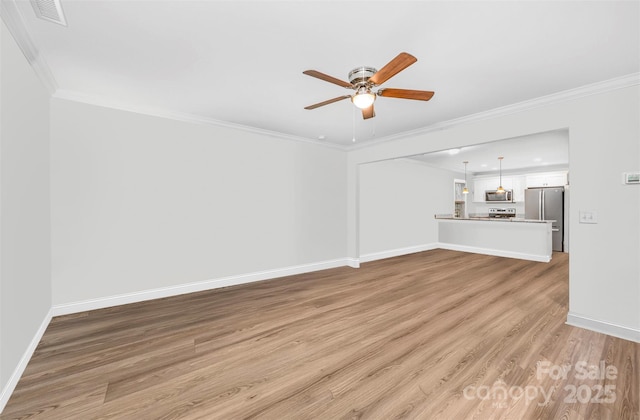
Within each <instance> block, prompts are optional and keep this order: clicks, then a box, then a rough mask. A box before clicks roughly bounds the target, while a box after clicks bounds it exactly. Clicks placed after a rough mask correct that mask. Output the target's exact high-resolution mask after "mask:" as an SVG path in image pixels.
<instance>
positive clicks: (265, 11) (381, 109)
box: [3, 0, 640, 146]
mask: <svg viewBox="0 0 640 420" xmlns="http://www.w3.org/2000/svg"><path fill="white" fill-rule="evenodd" d="M3 1H5V0H3ZM16 2H17V8H18V10H19V12H20V15H21V16H22V19H23V20H24V22H25V26H26V29H27V33H28V34H29V35H30V37H31V38H32V40H33V43H34V44H35V46H36V48H37V49H38V51H39V53H40V57H41V58H43V59H44V61H45V62H46V63H47V64H48V66H49V67H50V70H51V73H52V75H53V76H54V78H55V81H56V84H57V88H58V89H59V91H58V94H59V95H60V96H63V97H73V96H74V95H76V96H84V97H85V98H92V100H95V102H97V103H105V104H119V105H121V106H123V107H125V108H129V109H132V108H133V109H136V108H139V109H145V108H148V109H155V110H161V111H168V112H175V113H184V114H191V115H194V116H197V117H201V118H206V119H213V120H219V121H225V122H230V123H234V124H241V125H246V126H249V127H254V128H258V129H262V130H269V131H275V132H278V133H283V134H286V135H289V136H295V137H299V138H304V139H311V140H318V138H319V136H324V139H323V140H322V141H323V142H328V143H332V144H339V145H345V146H347V145H351V144H352V138H353V136H354V133H355V138H356V139H357V142H358V144H362V143H363V142H366V141H371V140H378V139H384V138H385V137H389V136H393V135H397V134H398V133H402V132H407V131H412V130H417V129H421V128H424V127H429V126H432V125H434V124H437V123H441V122H444V121H449V120H452V119H456V118H460V117H463V116H468V115H471V114H474V113H478V112H482V111H487V110H491V109H495V108H497V107H502V106H506V105H509V104H513V103H517V102H521V101H526V100H530V99H533V98H538V97H541V96H544V95H549V94H553V93H556V92H560V91H564V90H568V89H573V88H577V87H581V86H584V85H587V84H591V83H595V82H600V81H603V80H609V79H613V78H616V77H620V76H625V75H629V74H632V73H637V72H639V71H640V53H639V51H640V24H639V22H640V8H639V5H640V2H638V1H622V2H616V1H589V2H587V1H549V2H546V1H536V2H534V1H493V2H484V1H422V2H419V1H412V2H399V1H370V2H364V1H349V2H346V1H315V2H314V1H287V2H276V1H254V2H250V1H202V0H201V1H185V0H181V1H168V0H163V1H126V0H120V1H116V0H112V1H98V0H82V1H78V0H75V1H72V0H62V3H63V8H64V11H65V15H66V19H67V22H68V26H67V27H63V26H59V25H56V24H53V23H50V22H46V21H43V20H39V19H37V18H36V17H35V14H34V11H33V9H32V7H31V5H30V4H29V3H28V1H26V0H16ZM401 51H406V52H409V53H411V54H413V55H414V56H416V57H417V58H418V62H417V63H415V64H413V65H412V66H410V67H409V68H407V69H406V70H404V71H403V72H401V73H400V74H398V75H397V76H395V77H394V78H392V79H391V80H390V81H388V82H387V83H385V84H384V85H383V86H382V87H396V88H405V89H420V90H433V91H435V96H434V97H433V99H432V100H431V101H429V102H421V101H411V100H402V99H394V98H378V100H377V101H376V103H375V107H376V117H375V118H372V119H370V120H367V121H363V120H362V117H361V115H360V113H359V111H358V110H356V109H355V107H354V106H353V105H352V104H351V103H350V102H349V101H346V100H345V101H342V102H338V103H334V104H331V105H327V106H325V107H321V108H318V109H315V110H311V111H308V110H305V109H303V108H304V107H305V106H307V105H311V104H314V103H316V102H320V101H323V100H326V99H330V98H333V97H336V96H340V95H344V94H346V93H350V92H351V91H348V90H345V89H344V88H341V87H339V86H336V85H333V84H330V83H327V82H323V81H321V80H318V79H314V78H312V77H309V76H305V75H303V74H302V72H303V71H304V70H307V69H314V70H318V71H321V72H323V73H326V74H329V75H331V76H334V77H337V78H339V79H343V80H346V79H347V73H348V72H349V71H350V70H351V69H353V68H355V67H358V66H373V67H376V68H378V69H379V68H381V67H382V66H383V65H384V64H386V63H387V62H388V61H389V60H391V59H392V58H393V57H395V56H396V55H397V54H398V53H399V52H401Z"/></svg>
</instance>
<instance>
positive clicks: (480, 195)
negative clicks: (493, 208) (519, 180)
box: [473, 176, 513, 203]
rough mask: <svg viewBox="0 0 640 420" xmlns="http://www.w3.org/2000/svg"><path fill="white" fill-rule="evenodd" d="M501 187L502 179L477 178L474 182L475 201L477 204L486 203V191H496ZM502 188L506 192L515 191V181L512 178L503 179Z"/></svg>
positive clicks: (495, 177)
mask: <svg viewBox="0 0 640 420" xmlns="http://www.w3.org/2000/svg"><path fill="white" fill-rule="evenodd" d="M499 185H500V177H497V176H491V177H486V178H476V179H475V180H474V181H473V201H474V202H476V203H484V202H485V201H486V198H485V195H484V193H485V191H487V190H496V189H498V186H499ZM502 187H503V188H504V189H505V190H512V189H513V179H512V178H511V177H507V176H503V177H502Z"/></svg>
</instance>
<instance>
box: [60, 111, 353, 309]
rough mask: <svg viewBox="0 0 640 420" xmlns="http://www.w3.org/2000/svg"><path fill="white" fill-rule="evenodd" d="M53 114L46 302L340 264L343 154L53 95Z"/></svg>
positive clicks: (342, 253)
mask: <svg viewBox="0 0 640 420" xmlns="http://www.w3.org/2000/svg"><path fill="white" fill-rule="evenodd" d="M51 118H52V123H51V142H52V145H51V197H52V210H51V212H52V244H53V248H52V249H53V254H52V279H53V302H54V307H55V306H60V305H62V306H64V305H69V304H75V303H80V302H87V301H91V300H92V299H98V300H100V299H104V298H107V297H114V296H119V295H127V294H129V295H131V294H136V293H139V292H144V291H149V290H155V289H162V288H169V289H171V288H174V287H177V286H180V285H184V284H189V283H194V282H206V281H209V280H215V279H221V278H224V277H227V276H239V275H244V274H247V273H255V272H261V271H265V270H281V269H283V268H287V267H293V266H300V265H305V264H317V263H319V262H326V261H334V260H340V263H341V264H342V265H344V261H345V260H344V257H345V255H346V244H345V239H344V238H345V235H346V185H345V182H344V179H345V176H346V154H345V153H344V152H343V151H340V150H334V149H329V148H326V147H322V146H317V145H313V144H307V143H301V142H295V141H286V140H282V139H277V138H271V137H268V136H266V135H262V134H256V133H252V132H247V131H240V130H237V129H233V128H226V127H218V126H211V125H199V124H194V123H186V122H180V121H174V120H169V119H164V118H157V117H152V116H145V115H141V114H135V113H131V112H126V111H119V110H114V109H109V108H102V107H97V106H93V105H87V104H82V103H78V102H71V101H66V100H61V99H53V100H52V110H51ZM134 300H135V299H134ZM98 306H100V305H98Z"/></svg>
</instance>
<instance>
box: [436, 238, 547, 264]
mask: <svg viewBox="0 0 640 420" xmlns="http://www.w3.org/2000/svg"><path fill="white" fill-rule="evenodd" d="M436 248H441V249H449V250H451V251H462V252H472V253H474V254H484V255H493V256H496V257H507V258H518V259H520V260H529V261H538V262H549V261H551V257H548V256H543V255H536V254H525V253H522V252H512V251H504V250H500V249H490V248H478V247H475V246H466V245H455V244H448V243H444V242H439V243H438V244H437V247H436Z"/></svg>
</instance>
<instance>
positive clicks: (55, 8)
mask: <svg viewBox="0 0 640 420" xmlns="http://www.w3.org/2000/svg"><path fill="white" fill-rule="evenodd" d="M31 5H32V6H33V10H35V12H36V16H38V17H39V18H40V19H44V20H48V21H49V22H53V23H57V24H59V25H62V26H67V21H66V20H65V18H64V13H63V12H62V4H60V0H31Z"/></svg>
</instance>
